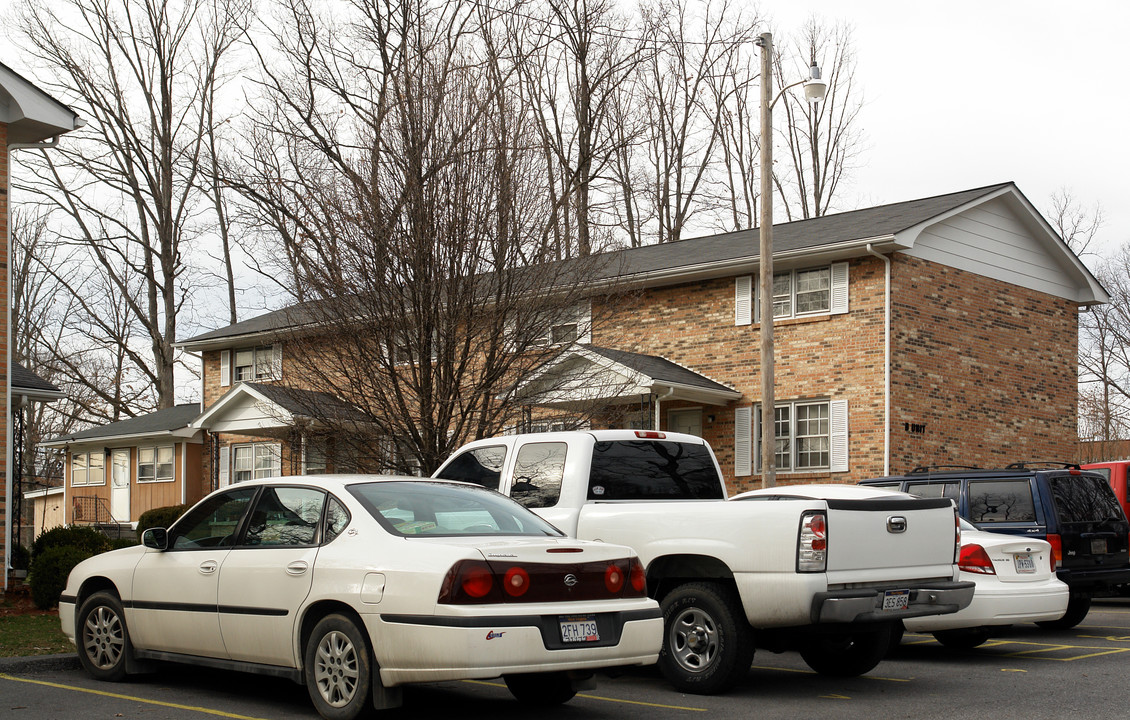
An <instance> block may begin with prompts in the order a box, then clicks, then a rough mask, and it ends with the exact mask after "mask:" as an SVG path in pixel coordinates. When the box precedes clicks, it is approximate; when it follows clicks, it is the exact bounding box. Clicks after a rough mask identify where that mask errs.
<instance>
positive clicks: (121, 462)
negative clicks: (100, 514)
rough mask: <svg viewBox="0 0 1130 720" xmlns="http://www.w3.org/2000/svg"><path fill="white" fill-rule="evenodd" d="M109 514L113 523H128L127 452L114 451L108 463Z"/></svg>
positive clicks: (126, 450) (125, 450) (124, 450)
mask: <svg viewBox="0 0 1130 720" xmlns="http://www.w3.org/2000/svg"><path fill="white" fill-rule="evenodd" d="M110 483H111V488H110V514H111V515H113V516H114V521H115V522H120V523H128V522H129V521H130V519H131V518H130V516H129V450H128V449H123V450H115V451H114V453H113V456H112V460H111V461H110Z"/></svg>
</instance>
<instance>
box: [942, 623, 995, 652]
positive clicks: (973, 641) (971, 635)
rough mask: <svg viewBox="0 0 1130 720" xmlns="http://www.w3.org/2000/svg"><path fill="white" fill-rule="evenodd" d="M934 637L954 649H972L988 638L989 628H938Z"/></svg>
mask: <svg viewBox="0 0 1130 720" xmlns="http://www.w3.org/2000/svg"><path fill="white" fill-rule="evenodd" d="M934 639H935V640H937V641H938V642H940V643H941V644H942V645H945V646H946V647H948V648H952V649H954V650H972V649H973V648H975V647H977V646H978V645H981V644H983V643H984V642H985V641H986V640H988V639H989V629H988V628H983V627H975V628H961V629H960V630H939V631H938V632H936V633H934Z"/></svg>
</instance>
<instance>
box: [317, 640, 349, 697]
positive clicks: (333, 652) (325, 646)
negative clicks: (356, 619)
mask: <svg viewBox="0 0 1130 720" xmlns="http://www.w3.org/2000/svg"><path fill="white" fill-rule="evenodd" d="M357 680H358V670H357V649H356V648H354V647H353V643H352V642H350V641H349V638H348V637H347V636H346V635H345V634H344V633H340V632H338V631H337V630H334V631H333V632H329V633H326V634H325V635H324V636H323V637H322V640H321V642H319V643H318V652H317V654H316V658H315V661H314V681H315V682H316V683H317V685H318V693H319V694H320V695H321V696H322V699H323V700H325V701H326V703H327V704H328V705H330V706H331V707H335V708H339V707H344V706H346V705H348V704H349V701H350V700H352V699H353V696H354V695H356V694H357Z"/></svg>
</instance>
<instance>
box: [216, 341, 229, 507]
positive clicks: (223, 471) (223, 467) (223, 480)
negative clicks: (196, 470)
mask: <svg viewBox="0 0 1130 720" xmlns="http://www.w3.org/2000/svg"><path fill="white" fill-rule="evenodd" d="M225 352H227V351H226V350H225ZM218 462H219V464H220V468H219V469H220V473H219V476H220V487H227V486H228V482H229V478H230V477H231V476H230V475H229V471H230V470H231V447H229V446H227V445H225V446H223V447H222V448H220V459H219V460H218Z"/></svg>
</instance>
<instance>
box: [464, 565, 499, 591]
mask: <svg viewBox="0 0 1130 720" xmlns="http://www.w3.org/2000/svg"><path fill="white" fill-rule="evenodd" d="M459 585H460V587H462V588H463V592H465V593H467V594H468V595H470V596H471V597H473V598H482V597H486V595H487V593H489V592H490V591H491V588H493V587H494V575H492V574H491V572H490V570H489V569H488V568H485V567H479V566H475V567H470V568H468V569H467V571H466V572H464V573H463V577H461V578H460V579H459Z"/></svg>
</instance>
